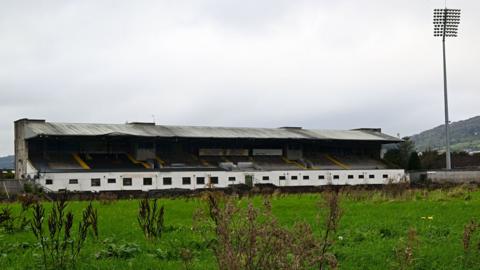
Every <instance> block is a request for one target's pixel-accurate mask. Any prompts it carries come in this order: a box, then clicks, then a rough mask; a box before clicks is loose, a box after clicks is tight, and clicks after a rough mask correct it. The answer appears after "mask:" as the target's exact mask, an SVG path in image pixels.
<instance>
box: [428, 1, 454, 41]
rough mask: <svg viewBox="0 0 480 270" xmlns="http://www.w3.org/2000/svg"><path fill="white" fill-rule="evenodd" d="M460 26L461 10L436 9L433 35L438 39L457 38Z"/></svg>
mask: <svg viewBox="0 0 480 270" xmlns="http://www.w3.org/2000/svg"><path fill="white" fill-rule="evenodd" d="M459 24H460V9H447V8H444V9H434V10H433V27H434V30H433V35H434V36H436V37H443V36H445V37H456V36H457V30H458V25H459Z"/></svg>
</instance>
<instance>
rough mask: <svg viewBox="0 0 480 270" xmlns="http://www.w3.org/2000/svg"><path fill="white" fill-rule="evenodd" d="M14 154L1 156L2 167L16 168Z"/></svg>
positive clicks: (0, 164)
mask: <svg viewBox="0 0 480 270" xmlns="http://www.w3.org/2000/svg"><path fill="white" fill-rule="evenodd" d="M14 160H15V157H14V156H5V157H0V169H13V168H14V164H13V162H14Z"/></svg>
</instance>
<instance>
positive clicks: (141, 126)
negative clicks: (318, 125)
mask: <svg viewBox="0 0 480 270" xmlns="http://www.w3.org/2000/svg"><path fill="white" fill-rule="evenodd" d="M22 120H23V121H25V139H30V138H35V137H41V136H138V137H153V138H218V139H220V138H224V139H226V138H241V139H306V140H359V141H379V142H384V143H393V142H400V141H401V140H400V139H398V138H396V137H392V136H389V135H386V134H384V133H381V132H380V130H378V129H357V130H315V129H302V128H237V127H202V126H163V125H155V124H153V123H128V124H86V123H51V122H46V121H44V120H29V119H21V120H18V121H22Z"/></svg>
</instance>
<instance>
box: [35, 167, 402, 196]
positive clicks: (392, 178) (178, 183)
mask: <svg viewBox="0 0 480 270" xmlns="http://www.w3.org/2000/svg"><path fill="white" fill-rule="evenodd" d="M247 175H252V176H253V183H254V184H273V185H276V186H322V185H362V184H386V183H388V182H393V183H398V182H400V181H402V180H404V179H406V178H405V171H404V170H299V171H290V170H289V171H241V172H236V171H189V172H185V171H183V172H78V173H69V172H67V173H44V174H41V175H40V178H39V179H38V181H39V183H40V184H41V185H42V186H45V187H46V188H48V189H49V190H52V191H58V190H61V189H67V190H70V191H116V190H143V191H148V190H156V189H171V188H182V189H197V188H207V183H208V179H209V177H215V176H216V177H218V184H216V185H214V186H215V187H219V188H224V187H228V186H229V185H231V184H243V183H245V176H247ZM349 175H350V176H351V177H353V178H349ZM360 175H363V177H364V178H363V179H361V178H360V177H359V176H360ZM280 176H284V177H285V180H280ZM292 176H293V177H295V176H296V177H297V180H294V179H292ZM304 176H308V179H304ZM319 176H323V177H324V179H320V178H319ZM165 177H171V178H172V185H164V184H163V178H165ZM183 177H190V179H191V183H190V184H189V185H183V184H182V178H183ZM197 177H205V184H203V185H198V184H197V182H196V178H197ZM229 177H235V181H229V180H228V178H229ZM264 177H268V179H267V178H264ZM92 178H98V179H100V186H99V187H95V186H93V187H92V186H91V179H92ZM109 178H112V179H116V183H110V184H109V183H108V179H109ZM124 178H132V185H131V186H124V185H123V179H124ZM143 178H152V185H148V186H146V185H143ZM47 179H49V180H51V182H52V184H48V185H47V184H46V182H47ZM70 179H77V180H78V184H69V180H70Z"/></svg>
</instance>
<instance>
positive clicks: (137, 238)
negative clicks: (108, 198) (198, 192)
mask: <svg viewBox="0 0 480 270" xmlns="http://www.w3.org/2000/svg"><path fill="white" fill-rule="evenodd" d="M320 196H321V194H302V195H281V196H271V197H270V200H271V203H272V209H273V213H274V214H275V216H276V217H277V218H278V220H279V222H280V223H281V224H282V225H283V226H292V225H293V224H294V223H295V222H296V221H306V222H308V223H310V224H312V226H314V229H315V232H316V233H317V234H321V232H322V227H321V226H319V225H317V214H318V207H317V206H318V202H319V200H320ZM247 200H249V199H248V198H244V199H242V201H247ZM253 201H254V202H255V203H256V204H257V205H258V204H259V203H260V202H261V201H262V197H261V196H256V197H254V198H253ZM160 203H161V204H163V205H165V225H166V226H168V227H169V230H168V231H167V232H166V233H165V235H164V236H163V237H162V238H161V239H160V240H158V241H146V240H145V239H144V236H143V234H142V232H141V230H140V229H139V226H138V224H137V220H136V216H137V211H138V200H119V201H115V202H113V203H111V204H100V203H98V202H94V206H95V207H96V208H97V209H98V212H99V230H100V239H99V240H97V241H94V240H93V239H92V238H91V237H89V238H87V242H86V244H85V247H84V249H83V251H82V253H81V258H80V261H79V263H78V265H77V267H78V268H79V269H183V268H184V265H183V263H182V260H181V259H179V258H177V257H176V256H175V255H174V253H175V252H176V251H177V250H178V249H179V248H180V247H189V248H191V249H194V250H193V251H194V252H193V254H194V259H193V269H216V268H217V267H216V262H215V257H214V256H213V253H212V252H211V251H210V250H209V249H207V248H206V247H205V245H204V244H203V241H204V240H203V237H202V235H199V234H198V233H196V232H194V231H193V230H192V221H193V218H192V216H193V212H194V211H195V209H196V208H198V207H201V206H202V205H203V204H204V202H203V201H201V200H199V199H189V200H186V199H160ZM87 204H88V202H69V206H68V209H70V210H72V211H73V213H74V215H75V217H76V218H78V217H79V216H80V213H81V211H82V209H83V208H85V207H86V205H87ZM4 206H6V204H3V205H0V207H4ZM11 206H12V207H13V208H14V209H15V210H16V211H19V209H20V207H19V205H18V204H11ZM45 207H46V209H49V208H50V205H49V204H48V203H45ZM341 208H342V211H343V216H342V219H341V221H340V227H339V231H338V233H337V241H336V242H335V244H334V252H335V254H336V256H337V259H338V260H339V263H340V265H339V268H340V269H396V268H397V263H396V253H395V249H396V248H398V247H399V246H400V245H402V243H404V242H405V241H406V238H407V233H408V231H409V229H410V228H413V229H415V230H416V231H417V234H418V246H417V248H416V249H415V251H414V258H415V259H414V262H415V263H414V269H463V256H464V251H463V242H462V238H463V230H464V225H465V224H466V223H467V222H469V221H470V220H472V219H474V220H476V221H480V191H468V190H465V189H457V190H450V191H440V190H435V191H430V192H424V191H416V192H414V194H412V195H411V196H408V198H398V199H391V198H386V197H384V196H382V194H381V193H380V192H378V191H375V192H373V191H369V196H368V198H358V197H357V196H351V195H342V198H341ZM428 217H430V218H428ZM477 237H478V236H477ZM477 239H478V238H477ZM15 243H17V244H15ZM21 243H23V244H21ZM105 243H115V244H117V245H122V244H131V243H134V244H136V245H138V248H139V249H140V251H139V252H138V253H135V254H133V257H132V258H128V259H119V258H115V259H111V258H109V259H105V258H101V259H97V258H96V256H95V255H96V254H97V253H98V252H100V251H101V250H103V249H105V246H106V244H105ZM170 253H171V254H173V255H169V254H170ZM40 254H41V252H40V249H39V247H38V246H37V245H36V240H35V238H34V236H33V234H32V232H31V231H30V230H27V231H22V232H16V233H13V234H9V233H6V232H0V269H38V268H39V261H40ZM476 259H477V260H478V261H479V262H480V260H479V259H478V256H477V258H476ZM479 268H480V265H479ZM468 269H472V268H471V267H469V268H468Z"/></svg>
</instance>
